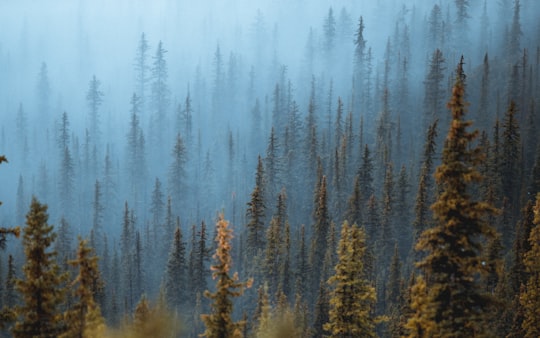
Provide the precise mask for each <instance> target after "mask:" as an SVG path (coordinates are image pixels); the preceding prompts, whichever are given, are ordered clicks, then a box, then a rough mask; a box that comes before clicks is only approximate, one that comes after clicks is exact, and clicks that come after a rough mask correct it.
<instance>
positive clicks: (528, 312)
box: [519, 194, 540, 338]
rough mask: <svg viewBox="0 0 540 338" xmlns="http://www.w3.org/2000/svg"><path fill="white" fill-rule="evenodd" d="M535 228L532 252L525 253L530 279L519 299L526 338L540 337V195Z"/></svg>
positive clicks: (531, 235)
mask: <svg viewBox="0 0 540 338" xmlns="http://www.w3.org/2000/svg"><path fill="white" fill-rule="evenodd" d="M534 225H535V226H534V228H532V230H531V232H530V235H529V244H530V250H529V251H527V252H526V253H525V268H526V269H527V272H528V273H529V278H528V280H527V284H526V286H525V290H524V292H522V293H521V295H520V297H519V302H520V304H521V306H522V307H523V311H524V320H523V323H522V328H523V331H524V333H525V337H526V338H532V337H538V336H540V323H539V322H538V318H540V194H539V195H537V198H536V205H535V207H534Z"/></svg>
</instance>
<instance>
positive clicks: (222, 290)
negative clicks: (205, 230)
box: [201, 214, 251, 338]
mask: <svg viewBox="0 0 540 338" xmlns="http://www.w3.org/2000/svg"><path fill="white" fill-rule="evenodd" d="M216 230H217V234H216V243H217V248H216V253H215V254H214V256H213V257H214V259H215V261H216V263H215V264H214V265H212V267H211V269H212V277H213V278H214V280H216V291H215V292H214V293H211V292H210V291H206V292H205V296H206V297H207V298H209V299H210V300H212V304H211V308H212V310H211V313H210V314H204V315H202V316H201V318H202V320H203V322H204V324H205V326H206V331H205V332H204V333H203V335H202V337H208V338H225V337H242V332H243V328H244V325H245V322H243V321H239V322H234V321H233V318H232V314H233V298H234V297H239V296H240V295H242V293H243V291H244V289H245V288H246V287H250V286H251V280H248V281H247V282H240V281H239V280H238V274H237V273H234V274H233V275H232V276H231V274H230V268H231V264H232V257H231V250H232V247H231V240H232V238H233V236H232V229H230V228H229V222H227V221H226V220H225V219H224V218H223V214H221V215H220V216H219V219H218V222H217V225H216Z"/></svg>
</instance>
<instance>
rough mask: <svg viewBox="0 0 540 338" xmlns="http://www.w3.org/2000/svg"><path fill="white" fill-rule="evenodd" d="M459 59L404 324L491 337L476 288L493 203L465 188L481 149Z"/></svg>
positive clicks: (482, 295)
mask: <svg viewBox="0 0 540 338" xmlns="http://www.w3.org/2000/svg"><path fill="white" fill-rule="evenodd" d="M464 87H465V74H464V72H463V58H462V59H461V62H460V63H459V64H458V67H457V71H456V80H455V84H454V87H453V89H452V97H451V99H450V101H449V103H448V108H449V109H450V111H451V114H452V124H451V125H450V129H449V131H448V135H447V138H446V142H445V146H444V150H443V156H442V164H441V165H440V166H439V167H437V170H436V174H435V179H436V181H437V184H438V185H439V186H440V187H441V192H440V193H439V195H438V196H437V200H436V202H435V203H434V204H433V206H432V210H433V212H434V215H435V222H436V225H435V226H434V227H432V228H430V229H427V230H426V231H424V232H423V233H422V234H421V236H420V239H419V241H418V243H417V244H416V249H417V250H421V251H426V252H427V255H426V257H425V258H423V259H422V260H421V261H420V262H418V263H417V267H418V268H419V269H421V271H423V273H424V276H425V277H424V278H419V279H418V281H417V283H416V285H415V286H413V293H414V295H413V296H414V299H413V304H412V308H413V310H414V311H415V313H414V314H413V316H412V318H410V319H409V322H408V323H407V327H408V328H409V330H411V331H410V336H411V337H429V336H433V335H437V336H442V337H472V336H476V337H478V336H490V333H489V328H488V325H487V324H488V323H487V320H486V319H487V315H488V313H489V311H490V306H491V305H492V298H491V296H490V295H489V294H487V293H486V292H485V291H484V288H482V287H481V285H480V283H481V281H480V279H479V277H481V276H482V275H484V274H485V273H486V272H487V271H486V270H487V268H486V267H485V266H484V264H483V262H484V259H485V258H484V257H483V256H482V254H483V240H484V239H485V238H488V239H489V238H491V237H493V235H494V230H493V228H492V227H491V226H490V225H489V224H487V223H486V222H485V216H486V215H487V214H489V213H491V212H492V211H493V208H492V207H491V206H490V205H488V204H487V203H485V202H483V201H477V200H474V199H473V198H472V197H471V196H470V189H471V187H473V186H474V184H475V183H477V182H479V181H480V180H481V179H482V177H481V175H480V174H479V172H478V171H477V169H476V167H477V166H478V165H479V164H480V162H481V161H482V156H481V149H480V148H478V147H475V146H473V145H472V143H473V142H474V140H475V138H476V137H477V135H478V132H477V131H475V132H469V131H467V128H468V127H470V125H471V122H470V121H466V120H464V117H465V112H466V103H465V101H464V95H465V89H464Z"/></svg>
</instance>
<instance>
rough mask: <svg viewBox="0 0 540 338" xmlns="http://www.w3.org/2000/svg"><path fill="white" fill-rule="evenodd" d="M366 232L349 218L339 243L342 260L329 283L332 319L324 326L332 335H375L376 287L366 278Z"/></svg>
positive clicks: (339, 261) (339, 260)
mask: <svg viewBox="0 0 540 338" xmlns="http://www.w3.org/2000/svg"><path fill="white" fill-rule="evenodd" d="M365 251H366V233H365V230H364V228H363V227H362V228H360V227H358V226H357V225H356V224H354V225H353V226H349V225H348V223H347V221H345V222H344V223H343V225H342V228H341V239H340V241H339V245H338V250H337V252H338V263H337V265H336V267H335V270H336V272H335V274H334V275H333V276H332V277H330V279H329V280H328V283H329V284H331V285H332V286H333V289H332V291H331V293H330V311H329V322H328V323H327V324H325V325H324V329H325V330H326V331H328V332H329V334H330V337H375V336H376V335H375V322H376V321H375V318H373V317H372V309H373V306H374V304H375V301H376V296H375V288H374V287H373V286H372V285H371V284H370V283H369V281H368V280H367V279H366V274H365V271H364V255H365Z"/></svg>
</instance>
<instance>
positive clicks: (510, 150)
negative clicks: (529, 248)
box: [499, 101, 523, 250]
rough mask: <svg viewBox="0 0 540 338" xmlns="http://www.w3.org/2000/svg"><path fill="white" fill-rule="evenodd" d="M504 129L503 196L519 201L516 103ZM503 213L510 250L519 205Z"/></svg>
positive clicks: (513, 104) (507, 247) (512, 104)
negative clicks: (513, 225)
mask: <svg viewBox="0 0 540 338" xmlns="http://www.w3.org/2000/svg"><path fill="white" fill-rule="evenodd" d="M502 127H503V133H502V144H501V154H500V156H501V158H500V162H499V163H500V167H499V175H500V177H501V188H502V194H503V197H504V198H506V199H508V200H509V201H519V196H520V192H521V184H522V182H521V177H522V174H523V173H522V168H521V160H522V157H521V149H522V143H521V135H520V132H519V122H518V119H517V117H516V105H515V103H514V101H511V102H510V105H509V107H508V110H507V111H506V113H505V116H504V119H503V125H502ZM503 212H504V217H505V218H506V219H507V222H504V223H503V224H502V226H503V228H502V229H501V233H502V236H503V245H504V247H505V248H506V249H507V250H508V249H509V248H510V245H511V244H510V241H511V239H512V238H513V237H514V229H513V227H512V224H515V223H516V221H517V218H518V214H519V206H518V203H511V204H509V205H508V207H507V208H505V209H504V210H503Z"/></svg>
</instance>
